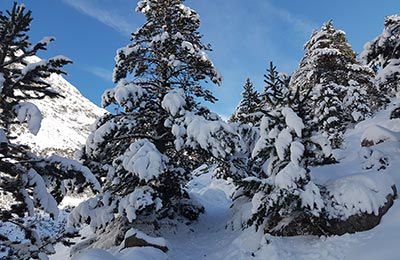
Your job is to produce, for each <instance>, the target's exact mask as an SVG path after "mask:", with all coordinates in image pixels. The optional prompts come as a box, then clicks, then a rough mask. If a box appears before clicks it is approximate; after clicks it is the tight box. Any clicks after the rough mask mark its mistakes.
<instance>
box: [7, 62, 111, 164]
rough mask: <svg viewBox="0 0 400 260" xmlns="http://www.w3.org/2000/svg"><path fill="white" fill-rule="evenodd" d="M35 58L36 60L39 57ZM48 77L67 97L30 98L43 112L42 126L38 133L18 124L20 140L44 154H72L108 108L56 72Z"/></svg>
mask: <svg viewBox="0 0 400 260" xmlns="http://www.w3.org/2000/svg"><path fill="white" fill-rule="evenodd" d="M31 59H33V60H35V61H36V59H38V58H37V57H31ZM46 81H47V82H48V83H50V85H51V86H52V88H53V89H54V90H56V91H57V92H59V93H60V94H61V95H63V96H64V98H47V97H46V98H44V99H43V100H33V101H30V102H32V103H34V104H35V105H36V106H37V107H38V108H39V109H40V111H41V112H42V115H43V120H42V123H41V128H40V130H39V132H38V134H37V135H36V136H35V135H33V134H31V133H30V132H29V130H28V129H27V127H26V126H25V125H22V126H16V129H14V130H15V133H16V134H17V135H18V138H17V139H16V140H17V141H18V142H20V143H22V144H27V145H29V146H30V147H31V149H32V150H33V151H34V152H36V153H39V154H42V155H50V154H53V153H56V154H59V155H62V156H67V157H71V156H73V153H74V152H75V151H76V150H78V149H79V148H80V147H81V146H82V145H83V144H84V143H85V141H86V138H87V136H88V135H89V132H90V126H91V125H92V124H93V123H94V121H95V120H96V119H97V118H98V117H99V116H101V115H102V114H104V113H105V112H106V110H104V109H102V108H99V107H98V106H96V105H95V104H93V103H92V102H91V101H90V100H88V99H87V98H85V97H84V96H82V94H81V93H80V92H79V90H78V89H77V88H76V87H74V86H73V85H72V84H70V83H69V82H68V81H67V80H65V79H64V78H63V77H62V76H60V75H56V74H53V75H51V76H50V77H49V78H48V79H46Z"/></svg>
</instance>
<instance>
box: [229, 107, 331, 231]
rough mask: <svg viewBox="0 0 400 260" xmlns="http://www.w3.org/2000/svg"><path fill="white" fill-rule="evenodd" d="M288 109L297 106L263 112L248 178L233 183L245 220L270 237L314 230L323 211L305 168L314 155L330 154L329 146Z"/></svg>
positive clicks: (318, 192) (316, 187) (307, 170)
mask: <svg viewBox="0 0 400 260" xmlns="http://www.w3.org/2000/svg"><path fill="white" fill-rule="evenodd" d="M297 105H298V103H297ZM294 109H295V110H298V107H297V106H293V107H289V106H281V107H278V108H275V109H270V110H269V111H268V112H267V113H265V116H264V117H263V118H262V121H261V126H260V129H261V132H260V137H259V139H258V141H257V143H256V145H255V147H254V149H253V151H252V155H251V157H252V160H251V161H250V167H249V169H250V172H249V177H248V178H244V179H241V180H239V181H238V182H237V184H238V189H237V192H236V194H235V205H239V207H240V205H241V204H242V203H243V200H244V201H245V203H246V201H247V200H249V201H250V203H251V217H250V219H248V220H247V223H246V224H247V225H250V226H251V225H254V226H256V228H261V229H263V231H264V232H266V233H270V234H273V235H282V236H292V235H302V234H317V233H318V232H319V231H318V232H317V230H318V221H319V216H320V215H321V214H322V212H323V209H324V201H323V199H322V195H321V192H320V188H319V187H318V186H316V185H315V184H314V183H313V182H312V181H311V178H310V174H309V168H308V167H309V165H310V160H312V161H313V160H314V158H316V157H318V158H329V157H330V156H331V149H330V144H329V142H328V141H327V140H326V139H324V138H322V137H321V136H312V135H311V133H310V131H307V129H306V126H305V125H304V124H303V120H302V118H300V117H299V116H298V112H295V110H294ZM246 208H247V207H246Z"/></svg>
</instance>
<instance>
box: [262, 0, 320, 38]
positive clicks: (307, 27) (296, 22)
mask: <svg viewBox="0 0 400 260" xmlns="http://www.w3.org/2000/svg"><path fill="white" fill-rule="evenodd" d="M264 6H265V8H266V10H268V11H269V13H270V14H272V15H276V16H277V17H278V18H279V19H280V20H282V21H283V22H285V23H287V24H289V25H291V26H293V29H294V30H295V31H297V32H299V33H302V34H304V35H307V36H308V35H310V34H311V33H312V31H313V30H314V29H315V28H316V26H315V25H314V24H313V23H312V22H310V21H307V20H305V19H302V18H300V17H298V16H296V15H295V14H293V13H291V12H289V11H288V10H286V9H283V8H280V7H277V6H275V5H272V4H271V3H270V2H268V1H265V2H264Z"/></svg>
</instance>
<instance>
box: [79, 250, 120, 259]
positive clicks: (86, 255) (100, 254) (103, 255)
mask: <svg viewBox="0 0 400 260" xmlns="http://www.w3.org/2000/svg"><path fill="white" fill-rule="evenodd" d="M71 260H120V259H118V258H116V257H114V256H113V255H112V254H110V253H108V252H107V251H105V250H102V249H97V248H96V249H90V250H87V251H86V252H83V253H81V254H78V255H75V256H74V257H72V259H71Z"/></svg>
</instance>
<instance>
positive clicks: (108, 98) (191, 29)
mask: <svg viewBox="0 0 400 260" xmlns="http://www.w3.org/2000/svg"><path fill="white" fill-rule="evenodd" d="M183 2H184V1H183V0H163V1H158V0H143V1H140V2H139V3H138V5H137V8H136V10H137V11H138V12H140V13H142V14H144V15H145V16H146V22H145V24H144V25H143V26H142V27H141V28H139V29H138V30H137V31H136V32H135V33H133V34H132V42H131V43H130V44H128V45H127V46H126V47H123V48H121V49H119V50H118V51H117V56H116V66H115V69H114V81H115V83H117V85H116V87H115V88H113V89H110V90H107V91H106V92H105V93H104V94H103V105H104V106H108V105H112V104H115V105H117V106H119V107H120V108H121V111H118V112H117V113H115V114H108V115H105V116H104V117H102V118H100V119H99V120H98V121H97V123H96V126H95V129H94V131H93V133H92V134H91V135H90V136H89V138H88V140H87V144H86V146H85V147H84V149H83V151H82V154H81V158H82V159H83V160H84V161H85V164H86V165H88V166H89V168H90V169H91V170H92V171H93V172H95V173H97V174H98V176H99V177H100V178H102V180H103V190H104V192H103V194H101V195H99V196H97V197H96V198H94V199H92V200H90V201H87V202H85V203H83V204H81V205H80V206H79V207H78V208H77V209H76V210H75V211H74V212H73V213H72V215H71V222H72V223H74V224H79V223H82V222H84V221H87V222H89V223H90V225H91V226H92V227H93V229H94V230H95V232H96V233H97V234H99V236H96V239H100V240H101V237H103V238H105V239H109V236H110V232H114V231H115V229H116V227H118V228H119V231H118V234H116V235H115V239H113V240H112V243H113V244H119V243H120V242H121V239H123V234H125V232H126V231H127V229H129V228H130V227H132V226H135V227H138V228H140V225H148V224H149V225H158V224H159V223H160V222H162V221H163V219H165V218H167V217H168V219H174V218H175V219H176V218H182V217H183V218H186V219H188V220H195V219H197V217H198V215H199V213H200V212H201V211H202V210H203V209H202V207H201V206H199V205H194V204H193V203H192V201H191V200H190V198H189V195H188V194H187V192H186V191H185V189H184V186H185V183H186V182H187V180H188V179H189V178H190V173H191V171H192V170H193V169H195V168H196V167H198V166H200V165H201V164H203V163H205V162H207V161H209V160H210V158H220V159H222V160H223V162H224V164H223V165H222V166H221V168H220V169H221V170H222V171H227V169H230V168H231V164H230V162H231V159H232V160H233V159H234V158H232V157H233V156H234V154H235V151H237V150H240V149H239V145H238V144H237V142H236V141H235V140H238V137H237V133H236V132H235V131H234V130H233V129H232V128H231V127H230V126H229V125H228V124H227V123H225V122H223V121H222V120H221V119H220V118H219V117H218V116H217V115H216V114H214V113H211V112H210V111H209V110H208V109H207V108H205V107H202V106H200V104H199V103H198V102H199V100H198V99H199V98H203V99H204V100H206V101H211V102H213V101H215V98H214V97H213V96H212V94H211V92H210V91H208V90H205V89H204V88H203V87H202V84H203V83H205V81H206V80H207V79H210V80H211V81H212V82H213V83H216V84H220V83H221V77H220V75H219V73H218V72H217V70H216V69H215V67H214V65H213V63H212V62H211V60H210V59H209V58H208V57H207V55H206V51H210V50H211V48H210V46H209V45H208V44H204V43H203V42H202V41H201V35H200V33H199V32H198V28H199V26H200V20H199V15H198V14H197V13H196V12H195V11H194V10H192V9H190V8H189V7H187V6H185V5H183ZM100 213H101V218H99V217H98V216H99V215H100ZM110 226H112V227H114V228H113V230H111V229H110V228H109V229H107V227H110ZM148 230H151V228H150V229H148ZM114 234H115V232H114ZM102 246H103V247H107V246H111V245H110V244H102Z"/></svg>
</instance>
